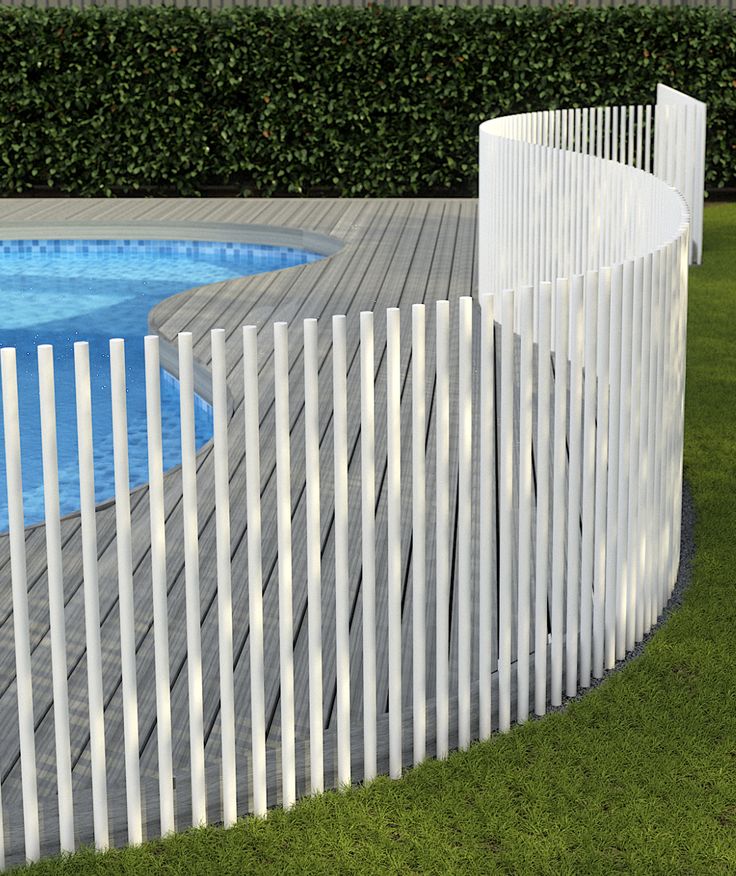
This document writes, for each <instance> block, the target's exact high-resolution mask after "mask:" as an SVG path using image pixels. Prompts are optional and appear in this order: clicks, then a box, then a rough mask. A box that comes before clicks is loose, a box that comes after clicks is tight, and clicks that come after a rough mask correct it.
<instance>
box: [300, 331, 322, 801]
mask: <svg viewBox="0 0 736 876" xmlns="http://www.w3.org/2000/svg"><path fill="white" fill-rule="evenodd" d="M317 331H318V323H317V320H316V319H305V320H304V450H305V463H306V490H307V609H308V613H309V617H308V620H307V623H308V624H309V780H310V784H311V789H312V793H313V794H321V793H322V791H323V790H324V787H325V779H324V734H323V730H322V722H323V717H322V708H323V704H322V566H321V549H322V536H321V529H320V469H319V355H318V353H319V351H318V335H317Z"/></svg>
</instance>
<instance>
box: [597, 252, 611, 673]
mask: <svg viewBox="0 0 736 876" xmlns="http://www.w3.org/2000/svg"><path fill="white" fill-rule="evenodd" d="M610 314H611V269H610V268H602V269H601V270H600V271H599V272H598V306H597V328H596V334H597V344H596V347H597V354H596V375H597V378H598V398H597V404H596V447H595V458H596V470H595V552H594V565H593V676H594V677H595V678H602V676H603V666H604V663H605V650H606V649H605V645H606V642H605V628H606V624H605V619H606V559H607V558H606V552H607V548H608V544H607V539H606V537H607V533H608V528H607V525H606V523H607V521H606V511H607V507H608V503H607V495H606V494H607V489H608V479H607V468H608V458H609V448H608V403H609V395H610V391H609V385H608V378H609V368H608V354H609V350H608V346H609V321H610Z"/></svg>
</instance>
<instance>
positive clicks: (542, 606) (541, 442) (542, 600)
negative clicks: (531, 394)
mask: <svg viewBox="0 0 736 876" xmlns="http://www.w3.org/2000/svg"><path fill="white" fill-rule="evenodd" d="M551 340H552V284H551V283H540V286H539V341H538V365H537V519H536V524H537V532H536V551H535V571H534V578H535V587H536V589H535V596H534V712H535V714H537V715H543V714H544V713H545V711H546V709H547V640H548V632H547V611H548V609H547V603H548V581H549V559H548V556H549V448H550V440H549V433H550V430H549V419H550V418H549V402H550V391H551V383H552V381H551V374H552V361H551V357H552V348H551Z"/></svg>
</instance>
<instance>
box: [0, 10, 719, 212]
mask: <svg viewBox="0 0 736 876" xmlns="http://www.w3.org/2000/svg"><path fill="white" fill-rule="evenodd" d="M658 81H662V82H665V83H667V84H669V85H672V86H674V87H676V88H681V89H683V90H685V91H687V92H688V93H689V94H692V95H694V96H695V97H698V98H700V99H701V100H705V101H707V102H708V116H709V117H708V153H707V161H706V179H707V185H708V187H709V188H715V187H718V186H724V185H728V186H732V185H735V184H736V16H733V15H731V14H729V13H728V12H724V11H720V10H716V9H706V8H687V7H679V8H667V9H665V8H653V7H643V8H642V7H619V8H613V9H595V10H593V9H575V8H565V7H544V8H540V7H536V8H532V7H529V8H499V7H497V8H480V7H476V8H417V7H413V8H387V7H380V6H373V7H368V8H365V9H352V8H334V7H333V8H319V7H308V8H284V7H281V8H252V7H251V8H242V7H241V8H233V9H229V10H223V11H218V12H209V11H208V10H204V9H186V8H171V7H158V8H135V9H128V10H117V9H112V8H105V7H101V8H90V9H86V10H84V11H78V10H74V9H47V10H42V9H33V8H20V9H19V8H3V9H2V10H0V193H2V194H8V193H13V192H22V191H27V190H28V189H29V188H31V187H32V186H49V187H52V188H54V189H56V190H60V191H64V192H70V193H74V194H76V195H86V196H90V195H110V194H112V193H120V194H127V193H130V194H132V193H135V192H136V191H139V192H141V191H147V192H148V191H163V190H166V191H174V192H176V193H178V194H180V195H192V194H197V193H198V191H200V190H201V188H202V187H204V186H210V185H215V184H220V185H236V186H238V187H240V188H241V190H242V192H243V193H244V194H249V193H252V194H261V195H272V194H274V193H277V194H280V193H284V194H286V193H296V194H307V193H309V192H315V191H330V192H334V193H335V194H340V195H357V196H375V197H382V196H391V195H407V194H416V193H420V194H428V193H432V192H452V191H454V192H464V193H471V192H473V191H474V189H475V187H476V185H477V134H478V123H479V122H480V121H481V120H483V119H487V118H490V117H492V116H495V115H498V114H502V113H512V112H521V111H529V110H537V109H546V108H555V107H566V106H576V105H580V106H588V105H601V104H606V103H610V104H614V103H626V104H628V103H646V102H653V100H654V96H655V86H656V83H657V82H658Z"/></svg>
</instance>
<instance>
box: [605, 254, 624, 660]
mask: <svg viewBox="0 0 736 876" xmlns="http://www.w3.org/2000/svg"><path fill="white" fill-rule="evenodd" d="M622 279H623V265H621V264H620V263H619V264H616V265H614V267H613V270H612V271H611V321H610V340H609V347H608V354H609V355H608V368H609V371H608V373H609V378H610V386H611V389H610V406H609V414H608V448H609V451H608V489H607V492H608V508H607V510H606V607H605V613H606V652H605V660H606V664H605V665H606V669H613V667H614V665H615V663H616V629H617V626H618V618H617V597H618V590H619V581H618V575H617V564H616V558H617V552H618V531H617V512H618V470H619V432H620V420H621V341H622V338H621V305H622V299H623V295H622V289H621V285H622Z"/></svg>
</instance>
